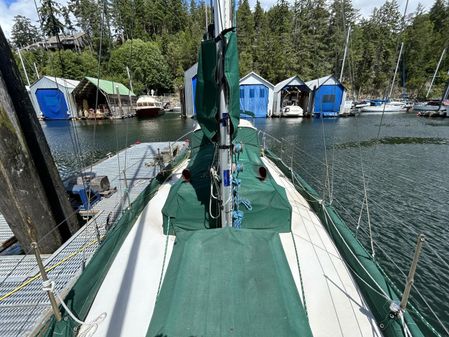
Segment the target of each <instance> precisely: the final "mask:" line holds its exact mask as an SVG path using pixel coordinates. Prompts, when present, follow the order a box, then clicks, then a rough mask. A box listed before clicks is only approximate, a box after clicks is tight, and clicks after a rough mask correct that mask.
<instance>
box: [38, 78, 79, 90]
mask: <svg viewBox="0 0 449 337" xmlns="http://www.w3.org/2000/svg"><path fill="white" fill-rule="evenodd" d="M42 81H51V82H53V83H56V84H57V85H58V86H60V87H64V88H67V89H74V88H75V87H76V86H77V85H78V84H79V83H80V81H77V80H70V79H67V78H61V77H55V76H47V75H46V76H42V77H41V78H40V79H38V80H37V81H36V82H34V83H33V84H32V85H31V86H30V89H32V88H33V87H35V86H36V85H38V84H39V83H40V82H42Z"/></svg>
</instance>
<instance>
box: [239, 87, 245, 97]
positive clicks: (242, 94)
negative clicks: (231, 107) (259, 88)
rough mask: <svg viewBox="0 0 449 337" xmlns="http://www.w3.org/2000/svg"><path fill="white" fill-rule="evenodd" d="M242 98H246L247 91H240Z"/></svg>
mask: <svg viewBox="0 0 449 337" xmlns="http://www.w3.org/2000/svg"><path fill="white" fill-rule="evenodd" d="M240 98H245V90H244V89H240Z"/></svg>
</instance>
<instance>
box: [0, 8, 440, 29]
mask: <svg viewBox="0 0 449 337" xmlns="http://www.w3.org/2000/svg"><path fill="white" fill-rule="evenodd" d="M276 1H277V0H260V2H261V4H262V6H263V7H264V8H265V9H268V8H270V7H271V6H272V5H273V4H275V3H276ZM290 1H292V2H293V0H290ZM36 2H37V3H39V0H36ZM58 2H60V3H66V0H60V1H58ZM352 2H353V5H354V7H355V8H357V9H359V10H360V14H361V15H362V16H364V17H368V16H369V15H370V14H371V12H372V10H373V9H374V7H380V6H381V5H382V4H383V3H384V2H385V1H384V0H353V1H352ZM398 2H399V3H400V4H401V6H400V9H401V12H403V11H404V6H405V3H406V0H398ZM419 2H422V3H423V4H424V6H425V7H426V9H429V8H428V7H430V6H431V5H432V4H433V2H434V1H433V0H421V1H420V0H409V7H408V13H411V12H413V11H414V10H415V9H416V7H417V6H418V3H419ZM255 3H256V0H250V4H251V5H252V6H254V4H255ZM16 15H23V16H26V17H28V18H30V19H31V20H32V21H33V22H34V23H35V25H36V26H39V25H38V24H37V14H36V8H35V6H34V1H33V0H0V26H1V27H2V29H3V32H4V33H5V35H6V37H7V38H10V36H11V28H12V25H13V18H14V16H16Z"/></svg>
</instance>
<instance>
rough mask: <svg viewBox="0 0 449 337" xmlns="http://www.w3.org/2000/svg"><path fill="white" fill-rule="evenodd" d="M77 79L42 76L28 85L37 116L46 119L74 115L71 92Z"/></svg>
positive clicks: (74, 109) (59, 118) (68, 117)
mask: <svg viewBox="0 0 449 337" xmlns="http://www.w3.org/2000/svg"><path fill="white" fill-rule="evenodd" d="M78 83H79V81H75V80H69V79H65V78H59V77H53V76H43V77H42V78H40V79H39V80H37V81H36V82H34V83H33V84H32V85H31V86H30V97H31V102H32V103H33V107H34V109H35V110H36V113H37V115H38V116H39V117H43V118H44V119H46V120H61V119H70V118H71V117H73V116H75V115H76V105H75V103H74V100H73V97H72V92H73V89H74V88H75V87H76V86H77V85H78Z"/></svg>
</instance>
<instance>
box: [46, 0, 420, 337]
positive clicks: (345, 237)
mask: <svg viewBox="0 0 449 337" xmlns="http://www.w3.org/2000/svg"><path fill="white" fill-rule="evenodd" d="M231 8H232V6H231V3H230V2H229V1H217V2H216V5H215V15H216V20H215V34H214V36H211V34H209V35H208V36H207V37H206V38H205V40H204V41H203V42H202V45H201V49H200V53H199V55H200V56H199V58H200V60H199V64H198V69H199V71H198V87H197V96H196V103H197V104H196V107H197V118H198V122H199V125H200V127H199V128H197V129H196V130H194V131H193V132H192V133H191V136H190V153H189V157H188V159H186V160H184V157H183V156H182V155H180V156H178V157H176V158H175V160H173V162H172V167H171V168H170V170H168V169H167V170H164V171H163V172H161V173H160V175H158V177H157V178H156V179H154V180H153V181H152V183H151V184H150V185H149V187H148V188H147V189H146V190H145V191H144V192H143V194H142V195H141V196H140V197H139V199H138V200H136V201H135V202H134V203H132V204H131V205H130V207H129V209H127V210H126V212H125V213H124V214H123V216H122V218H121V219H120V221H119V223H118V224H117V225H116V226H115V227H114V228H113V229H112V230H111V232H110V233H109V234H108V236H107V237H106V239H105V240H104V242H103V243H102V245H101V246H100V247H99V249H98V250H97V252H96V254H95V255H94V256H93V257H92V259H91V261H90V263H89V264H88V265H87V266H86V267H85V269H84V270H83V272H82V273H81V275H80V277H79V279H78V280H77V281H76V283H75V284H74V286H73V288H72V289H71V290H70V291H69V292H68V294H67V295H66V296H65V298H64V305H65V306H64V307H62V308H60V309H61V310H62V315H63V319H61V320H58V319H57V317H56V316H53V317H52V318H51V319H50V320H48V321H46V322H43V324H42V330H41V332H40V334H41V335H44V336H57V335H64V336H73V335H76V334H78V335H79V336H81V335H82V336H85V335H90V336H218V335H220V336H236V335H237V336H323V337H324V336H330V335H334V334H336V333H338V334H339V335H341V336H380V335H384V336H416V337H418V336H423V335H424V334H423V332H422V331H421V330H420V328H419V327H418V326H417V325H416V323H415V320H414V318H412V316H411V315H410V312H409V309H408V308H411V307H410V306H407V304H408V303H407V298H406V297H403V298H402V302H401V303H399V298H400V293H398V292H397V290H396V289H394V288H393V287H392V285H391V284H390V283H389V282H388V280H387V279H386V277H385V276H384V274H383V273H382V271H381V270H380V269H379V267H378V265H377V263H376V261H375V260H374V258H373V256H372V255H371V254H369V253H368V252H367V251H366V250H365V249H364V248H363V247H362V245H361V244H360V242H359V241H358V240H357V239H356V238H355V237H354V235H353V234H352V232H351V231H350V230H349V229H348V227H347V226H346V224H345V223H344V222H343V220H342V219H341V218H340V217H339V216H338V214H337V213H336V212H335V210H334V209H333V207H332V205H331V204H330V203H329V202H328V201H326V200H324V199H323V198H322V197H321V196H319V195H318V194H317V193H316V192H315V191H314V190H313V189H312V188H311V187H310V186H309V185H308V184H307V183H306V182H305V181H304V180H303V179H302V178H301V177H300V176H298V175H297V174H296V173H295V172H294V171H293V168H292V167H291V166H288V165H287V164H286V163H285V160H286V159H285V158H286V157H285V151H281V153H283V154H279V153H278V152H277V151H276V148H275V147H273V148H269V147H268V146H267V142H266V138H267V137H270V136H269V135H267V134H264V133H262V132H259V131H258V130H257V129H256V128H254V126H252V125H251V124H250V123H248V122H246V121H243V120H242V121H240V120H239V115H240V109H239V92H238V63H237V62H238V54H237V48H236V45H237V41H236V34H235V31H234V29H233V28H232V17H233V15H232V9H231ZM287 158H288V156H287ZM45 290H46V291H49V292H55V291H54V288H52V287H51V283H50V284H48V283H46V288H45ZM61 304H62V303H61ZM412 310H413V309H410V311H412ZM323 322H325V324H323Z"/></svg>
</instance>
